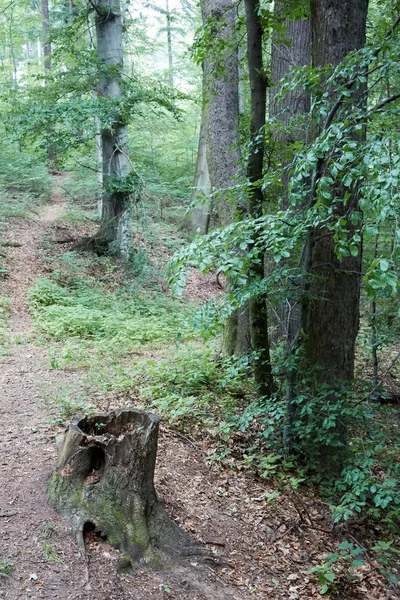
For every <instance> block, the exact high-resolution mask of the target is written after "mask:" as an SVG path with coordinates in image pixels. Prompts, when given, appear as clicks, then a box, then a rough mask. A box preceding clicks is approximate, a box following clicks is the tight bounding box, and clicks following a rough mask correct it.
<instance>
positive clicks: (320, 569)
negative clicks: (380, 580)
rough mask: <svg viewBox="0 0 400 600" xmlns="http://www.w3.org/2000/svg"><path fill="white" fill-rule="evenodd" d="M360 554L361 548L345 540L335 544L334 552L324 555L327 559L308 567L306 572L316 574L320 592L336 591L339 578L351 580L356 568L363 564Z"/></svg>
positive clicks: (361, 552) (353, 577)
mask: <svg viewBox="0 0 400 600" xmlns="http://www.w3.org/2000/svg"><path fill="white" fill-rule="evenodd" d="M362 554H363V549H362V548H359V547H357V546H354V544H351V543H350V542H347V541H345V542H342V543H340V544H338V545H337V550H336V552H333V553H331V554H328V555H327V556H326V559H327V560H326V561H325V562H324V563H323V564H321V565H318V566H316V567H312V568H311V569H309V570H308V573H316V574H317V577H318V582H319V584H320V593H321V594H326V593H328V592H329V593H334V592H336V591H337V581H338V579H339V578H345V579H348V580H349V581H353V580H354V579H355V573H356V571H357V569H358V568H360V567H362V566H363V564H364V559H363V558H362Z"/></svg>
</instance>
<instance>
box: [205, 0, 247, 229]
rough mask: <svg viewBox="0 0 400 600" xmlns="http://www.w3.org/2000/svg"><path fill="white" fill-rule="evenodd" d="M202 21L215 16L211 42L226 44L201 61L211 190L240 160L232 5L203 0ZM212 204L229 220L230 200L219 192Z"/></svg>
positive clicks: (226, 180)
mask: <svg viewBox="0 0 400 600" xmlns="http://www.w3.org/2000/svg"><path fill="white" fill-rule="evenodd" d="M202 15H203V22H204V23H207V21H208V19H216V21H217V24H216V26H215V45H216V47H218V46H219V45H221V44H224V45H225V46H226V48H225V50H224V52H223V56H222V59H221V57H219V58H218V59H217V58H214V57H213V56H210V57H209V59H208V60H207V61H205V64H204V72H205V87H206V96H207V103H208V108H207V112H208V135H207V159H208V168H209V171H210V181H211V185H212V188H213V189H214V190H224V189H226V188H229V187H230V186H231V185H232V183H233V178H234V177H235V175H236V174H237V170H238V163H239V160H240V152H239V135H238V124H239V87H238V86H239V73H238V55H237V49H236V48H235V35H234V27H235V22H236V8H235V7H234V6H233V5H232V2H231V0H203V2H202ZM216 207H217V211H218V216H219V219H220V221H221V224H222V225H227V224H229V223H231V222H232V220H233V212H234V207H233V204H232V202H229V201H227V198H226V197H225V196H224V194H223V193H222V195H221V198H219V199H217V202H216Z"/></svg>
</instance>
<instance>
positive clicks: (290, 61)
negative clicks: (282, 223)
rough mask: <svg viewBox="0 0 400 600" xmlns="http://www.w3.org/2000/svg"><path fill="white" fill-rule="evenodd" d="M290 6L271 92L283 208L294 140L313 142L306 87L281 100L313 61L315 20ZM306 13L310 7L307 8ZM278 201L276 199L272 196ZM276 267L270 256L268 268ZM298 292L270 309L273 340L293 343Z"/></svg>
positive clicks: (279, 4)
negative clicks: (285, 86)
mask: <svg viewBox="0 0 400 600" xmlns="http://www.w3.org/2000/svg"><path fill="white" fill-rule="evenodd" d="M288 11H289V13H290V7H288V6H287V3H285V2H283V1H282V0H278V1H276V2H275V3H274V13H275V16H276V18H277V19H279V20H283V27H284V32H283V33H275V34H274V36H273V38H272V48H271V82H272V87H271V88H270V94H269V116H270V118H271V119H272V120H273V121H274V129H273V142H274V143H273V155H272V157H271V162H272V163H273V165H274V167H275V166H278V167H279V168H282V169H283V174H282V179H281V186H280V188H279V189H278V190H277V194H276V195H277V196H279V197H281V198H282V200H281V206H280V208H282V209H286V208H288V198H287V187H288V184H289V179H290V172H289V165H290V163H291V162H292V160H293V148H292V146H291V145H292V144H293V143H294V142H296V141H304V142H305V143H307V142H309V137H310V132H309V131H308V127H307V125H306V121H305V120H304V119H302V116H303V115H307V114H309V111H310V98H309V95H308V94H306V93H305V92H304V91H303V90H302V89H300V88H298V87H297V88H296V89H294V90H291V91H289V92H287V93H286V94H285V95H284V96H283V98H282V99H281V100H280V101H278V94H279V91H280V87H281V86H280V81H281V80H282V79H283V78H284V77H286V76H287V75H288V74H289V73H290V72H291V71H292V70H293V69H295V68H297V67H301V66H304V65H311V24H310V20H309V19H308V18H303V19H297V20H291V19H290V14H289V15H288ZM305 15H306V11H305ZM271 202H273V203H274V209H275V205H276V201H275V199H274V198H271ZM271 268H273V265H272V266H271V264H270V262H269V261H268V257H267V271H270V270H271ZM296 295H297V292H296V290H294V289H290V290H288V296H290V297H288V298H286V299H285V301H284V303H283V304H281V305H278V306H275V307H274V310H271V311H270V320H271V325H272V336H271V341H272V342H274V343H276V342H278V341H280V340H282V339H286V340H287V343H288V344H289V345H290V344H291V342H292V340H293V339H294V337H295V336H296V332H297V331H298V329H299V327H300V318H301V315H300V306H299V304H298V298H296Z"/></svg>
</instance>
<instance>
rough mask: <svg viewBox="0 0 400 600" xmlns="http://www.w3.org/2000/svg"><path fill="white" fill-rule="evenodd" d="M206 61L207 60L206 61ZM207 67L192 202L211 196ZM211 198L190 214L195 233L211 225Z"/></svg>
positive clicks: (206, 229) (205, 68) (203, 232)
mask: <svg viewBox="0 0 400 600" xmlns="http://www.w3.org/2000/svg"><path fill="white" fill-rule="evenodd" d="M205 62H206V61H205ZM206 71H207V67H206V66H205V65H204V64H203V109H202V113H201V125H200V133H199V145H198V149H197V159H196V171H195V175H194V181H193V190H192V196H191V199H190V201H191V203H194V202H196V200H197V199H199V198H201V197H202V196H209V195H210V192H211V182H210V173H209V170H208V161H207V137H208V102H207V99H206V82H205V72H206ZM210 218H211V200H207V201H206V202H205V203H204V204H201V206H198V207H196V208H194V209H193V210H192V211H191V212H190V214H189V219H188V220H189V225H190V231H192V232H193V233H197V232H198V233H200V234H206V233H207V232H208V228H209V225H210Z"/></svg>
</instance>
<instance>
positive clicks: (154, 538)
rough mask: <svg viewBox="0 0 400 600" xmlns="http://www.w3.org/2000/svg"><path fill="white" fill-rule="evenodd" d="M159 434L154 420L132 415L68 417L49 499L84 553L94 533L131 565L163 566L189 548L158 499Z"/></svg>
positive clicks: (128, 412)
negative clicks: (85, 537)
mask: <svg viewBox="0 0 400 600" xmlns="http://www.w3.org/2000/svg"><path fill="white" fill-rule="evenodd" d="M158 428H159V418H158V417H157V416H156V415H153V414H151V413H145V412H142V411H139V410H133V409H130V410H125V409H123V410H118V411H115V412H112V413H109V414H107V413H106V414H96V415H93V416H89V417H85V416H83V415H77V416H76V417H74V418H73V419H72V421H71V423H70V425H69V427H68V429H67V431H66V433H65V434H64V438H63V440H62V443H61V444H60V447H59V453H58V460H57V464H56V468H55V471H54V473H53V475H52V477H51V479H50V482H49V489H48V495H49V500H50V502H51V504H53V505H54V506H55V507H56V508H57V509H58V510H59V511H60V512H61V514H62V515H63V516H65V517H66V518H67V519H68V521H69V523H70V527H71V530H72V532H73V534H74V535H75V536H76V537H77V540H78V543H79V545H80V546H81V547H82V548H84V540H83V534H84V532H85V531H87V530H93V529H94V530H95V531H96V532H97V533H98V534H100V535H102V536H105V537H106V538H107V540H108V541H109V542H110V543H111V544H114V545H116V546H117V547H118V548H119V549H120V550H121V552H122V554H123V555H125V557H129V559H130V560H132V561H137V560H139V561H142V562H145V563H147V564H150V565H152V566H161V565H162V563H163V561H164V560H166V559H167V557H168V556H170V555H179V554H181V553H182V552H184V548H185V547H186V546H188V545H189V544H190V542H189V537H188V536H187V534H186V533H185V532H184V531H183V530H182V529H180V528H179V527H178V525H176V523H174V522H173V521H172V520H171V519H170V518H169V517H168V515H167V514H166V512H165V510H164V509H163V507H162V506H161V504H160V503H159V502H158V500H157V496H156V492H155V489H154V483H153V477H154V467H155V462H156V453H157V440H158ZM125 564H126V558H125Z"/></svg>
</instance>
